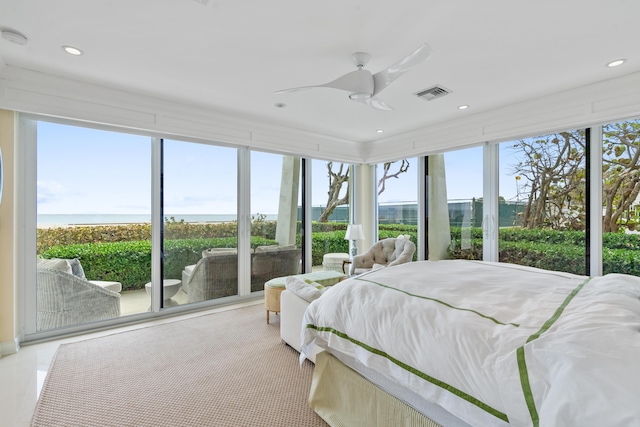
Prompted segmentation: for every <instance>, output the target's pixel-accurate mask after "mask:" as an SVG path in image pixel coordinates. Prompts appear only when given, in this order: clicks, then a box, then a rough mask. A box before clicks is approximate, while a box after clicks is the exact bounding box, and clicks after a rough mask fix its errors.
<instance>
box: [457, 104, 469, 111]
mask: <svg viewBox="0 0 640 427" xmlns="http://www.w3.org/2000/svg"><path fill="white" fill-rule="evenodd" d="M467 108H469V106H468V105H459V106H458V110H466V109H467Z"/></svg>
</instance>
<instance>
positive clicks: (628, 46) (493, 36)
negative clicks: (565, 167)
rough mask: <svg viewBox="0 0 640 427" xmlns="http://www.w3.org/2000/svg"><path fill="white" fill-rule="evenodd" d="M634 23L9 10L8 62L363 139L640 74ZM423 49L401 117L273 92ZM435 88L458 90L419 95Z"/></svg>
mask: <svg viewBox="0 0 640 427" xmlns="http://www.w3.org/2000/svg"><path fill="white" fill-rule="evenodd" d="M638 16H640V1H638V0H608V1H606V2H605V1H602V0H562V1H561V0H536V1H533V0H529V1H526V0H488V1H478V0H467V1H446V2H445V1H433V0H432V1H410V0H394V1H389V0H387V1H384V0H369V1H365V0H324V1H315V2H311V1H305V0H271V1H267V0H217V1H215V0H135V1H125V0H92V1H86V0H56V1H43V0H40V1H38V0H0V28H2V29H7V28H8V29H13V30H16V31H19V32H20V33H22V34H24V35H25V36H26V37H27V38H28V43H27V44H26V45H23V46H21V45H17V44H14V43H10V42H8V41H7V40H4V39H0V64H5V65H11V66H14V67H19V68H25V69H30V70H36V71H41V72H45V73H49V74H54V75H59V76H64V77H67V78H71V79H78V80H83V81H87V82H90V83H94V84H99V85H103V86H108V87H113V88H118V89H125V90H129V91H132V92H136V93H140V94H144V95H152V96H154V97H158V98H163V99H168V100H172V101H177V102H181V103H186V104H190V105H196V106H203V107H206V108H209V109H214V110H217V111H220V112H223V113H230V114H234V115H242V116H243V117H248V118H255V119H260V120H266V121H269V122H271V123H275V124H280V125H285V126H289V127H293V128H298V129H304V130H309V131H312V132H317V133H321V134H323V135H328V136H335V137H339V138H344V139H348V140H352V141H357V142H366V141H373V140H376V139H379V138H380V137H381V135H380V134H377V133H376V132H375V131H376V130H377V129H384V131H385V133H384V134H383V136H384V137H390V136H393V135H397V134H401V133H404V132H408V131H412V130H416V129H421V128H428V127H429V126H430V125H433V124H436V123H440V122H443V121H449V120H455V119H456V118H460V117H461V116H462V115H469V114H474V113H478V112H483V111H487V110H491V109H494V108H497V107H500V106H505V105H510V104H515V103H518V102H521V101H525V100H529V99H532V98H536V97H539V96H544V95H549V94H553V93H557V92H559V91H563V90H566V89H570V88H576V87H580V86H583V85H587V84H591V83H594V82H598V81H602V80H607V79H611V78H616V77H620V76H623V75H626V74H630V73H633V72H637V71H640V35H639V33H638V28H639V27H638ZM423 43H427V44H429V46H430V47H431V48H432V49H433V51H434V54H433V56H432V57H431V58H430V59H429V60H428V61H426V62H424V63H423V64H421V65H419V66H417V67H416V68H414V69H412V70H411V71H409V72H408V73H406V74H405V75H404V76H402V77H401V78H400V79H398V80H396V81H395V82H393V83H392V84H391V85H390V86H389V87H388V88H386V89H385V90H384V91H383V92H382V93H380V94H379V98H380V99H382V100H383V101H385V102H386V103H387V104H389V105H390V106H392V107H394V108H395V109H394V110H393V111H389V112H385V111H379V110H374V109H372V108H370V107H368V106H366V105H363V104H360V103H355V102H352V101H350V100H349V99H348V93H346V92H343V91H338V90H334V89H327V88H322V89H311V90H308V91H301V92H295V93H286V94H279V95H276V94H274V93H273V92H274V91H276V90H279V89H286V88H290V87H296V86H305V85H316V84H322V83H327V82H329V81H331V80H333V79H335V78H337V77H339V76H341V75H343V74H345V73H347V72H350V71H352V70H354V69H355V67H354V65H353V63H352V62H351V54H352V53H353V52H356V51H364V52H367V53H369V54H370V55H371V60H370V62H369V63H368V64H367V66H366V68H367V69H369V70H370V71H372V72H374V73H375V72H377V71H380V70H382V69H384V68H386V67H388V66H389V65H391V64H393V63H394V62H396V61H398V60H400V59H401V58H402V57H404V56H405V55H407V54H409V53H410V52H412V51H413V50H414V49H416V48H417V47H419V46H420V45H421V44H423ZM62 45H71V46H75V47H77V48H79V49H82V50H83V51H84V55H82V56H79V57H74V56H70V55H68V54H67V53H65V52H64V51H63V50H62V49H61V46H62ZM618 58H626V59H627V62H626V63H625V64H624V65H622V66H620V67H617V68H607V67H605V64H606V63H607V62H609V61H612V60H614V59H618ZM436 84H438V85H441V86H443V87H445V88H447V89H449V90H451V91H452V93H451V94H449V95H447V96H445V97H443V98H440V99H437V100H434V101H431V102H426V101H424V100H422V99H419V98H417V97H415V96H413V95H412V94H413V93H415V92H417V91H419V90H421V89H425V88H427V87H430V86H432V85H436ZM277 103H284V104H286V108H276V106H275V104H277ZM462 104H468V105H469V106H470V108H469V109H467V110H464V111H460V110H458V109H457V107H458V106H459V105H462Z"/></svg>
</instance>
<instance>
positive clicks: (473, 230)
mask: <svg viewBox="0 0 640 427" xmlns="http://www.w3.org/2000/svg"><path fill="white" fill-rule="evenodd" d="M482 150H483V147H473V148H467V149H463V150H455V151H447V152H446V153H444V154H441V155H435V156H430V158H431V162H430V163H429V168H428V174H429V188H430V194H431V197H429V223H430V227H429V231H430V235H433V234H435V236H430V237H429V246H430V247H429V250H430V252H434V251H435V252H436V253H437V254H440V256H439V257H438V259H440V258H443V257H445V256H444V254H443V252H444V251H445V250H446V249H447V248H448V256H449V258H453V259H456V258H458V259H477V260H481V259H482V257H483V254H482V241H483V240H482V238H483V233H482V221H483V205H482V202H483V200H482V195H483V187H482V185H483V163H482V162H483V160H482V159H483V157H482V156H483V154H482ZM440 156H441V157H442V158H443V159H441V158H440ZM443 177H444V180H443ZM447 220H448V223H447ZM447 238H449V239H448V240H447ZM430 258H431V259H433V256H431V257H430Z"/></svg>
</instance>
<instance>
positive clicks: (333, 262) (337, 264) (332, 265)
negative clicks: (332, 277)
mask: <svg viewBox="0 0 640 427" xmlns="http://www.w3.org/2000/svg"><path fill="white" fill-rule="evenodd" d="M342 261H349V254H343V253H330V254H324V257H322V269H323V270H327V271H337V272H338V273H342Z"/></svg>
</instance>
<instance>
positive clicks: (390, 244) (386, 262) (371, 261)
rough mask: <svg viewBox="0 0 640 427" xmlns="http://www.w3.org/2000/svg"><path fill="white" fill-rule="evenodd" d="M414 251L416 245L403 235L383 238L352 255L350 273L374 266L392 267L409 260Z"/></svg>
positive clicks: (365, 270)
mask: <svg viewBox="0 0 640 427" xmlns="http://www.w3.org/2000/svg"><path fill="white" fill-rule="evenodd" d="M415 251H416V245H414V244H413V242H412V241H411V240H408V239H405V238H404V237H399V238H397V239H396V238H389V239H383V240H380V241H378V242H376V243H375V244H374V245H373V246H371V248H369V250H368V251H366V252H364V253H363V254H360V255H356V256H354V257H353V261H352V262H351V270H350V274H351V275H354V274H362V273H366V272H367V271H370V270H371V269H372V268H374V265H376V266H382V267H393V266H394V265H398V264H403V263H405V262H410V261H411V260H412V259H413V254H414V253H415Z"/></svg>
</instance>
